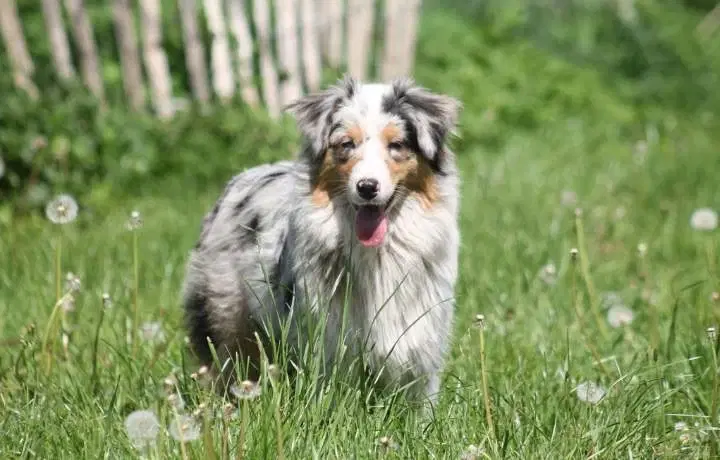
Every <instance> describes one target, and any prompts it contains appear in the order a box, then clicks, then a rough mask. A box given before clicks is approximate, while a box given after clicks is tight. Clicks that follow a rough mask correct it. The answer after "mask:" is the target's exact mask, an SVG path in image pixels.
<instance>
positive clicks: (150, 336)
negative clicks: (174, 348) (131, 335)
mask: <svg viewBox="0 0 720 460" xmlns="http://www.w3.org/2000/svg"><path fill="white" fill-rule="evenodd" d="M140 337H142V338H143V340H146V341H148V342H163V341H164V340H165V332H163V329H162V325H161V324H160V323H159V322H157V321H151V322H147V323H143V324H141V325H140Z"/></svg>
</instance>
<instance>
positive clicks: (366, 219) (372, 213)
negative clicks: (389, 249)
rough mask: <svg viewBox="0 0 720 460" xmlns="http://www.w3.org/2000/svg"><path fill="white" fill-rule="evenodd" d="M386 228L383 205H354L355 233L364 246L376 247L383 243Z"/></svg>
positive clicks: (386, 221)
mask: <svg viewBox="0 0 720 460" xmlns="http://www.w3.org/2000/svg"><path fill="white" fill-rule="evenodd" d="M387 230H388V218H387V215H386V213H385V206H376V205H363V206H357V207H356V213H355V235H356V236H357V239H358V241H360V244H362V245H363V246H365V247H368V248H376V247H378V246H380V245H382V244H383V242H384V241H385V236H386V235H387Z"/></svg>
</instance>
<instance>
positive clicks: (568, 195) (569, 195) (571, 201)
mask: <svg viewBox="0 0 720 460" xmlns="http://www.w3.org/2000/svg"><path fill="white" fill-rule="evenodd" d="M560 204H562V205H563V206H565V207H570V206H575V205H576V204H577V193H575V192H574V191H572V190H563V191H562V192H561V193H560Z"/></svg>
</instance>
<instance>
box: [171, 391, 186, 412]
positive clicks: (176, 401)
mask: <svg viewBox="0 0 720 460" xmlns="http://www.w3.org/2000/svg"><path fill="white" fill-rule="evenodd" d="M167 402H168V404H170V407H172V408H173V409H175V410H176V411H177V412H181V411H182V410H183V409H185V401H184V400H183V399H182V396H180V395H179V394H178V393H171V394H169V395H168V396H167Z"/></svg>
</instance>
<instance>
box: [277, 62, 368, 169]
mask: <svg viewBox="0 0 720 460" xmlns="http://www.w3.org/2000/svg"><path fill="white" fill-rule="evenodd" d="M357 86H358V81H357V80H356V79H355V78H352V77H350V76H348V75H346V76H344V77H343V78H342V79H341V80H340V81H339V82H338V84H336V85H335V86H331V87H329V88H328V89H326V90H324V91H321V92H318V93H313V94H309V95H306V96H303V97H301V98H300V99H298V100H296V101H294V102H291V103H290V104H288V105H286V106H285V108H284V110H285V111H286V112H288V113H290V114H291V115H292V116H293V117H295V121H296V122H297V126H298V128H299V129H300V132H301V133H302V134H303V136H304V137H305V139H306V140H307V141H308V142H309V145H310V148H311V149H312V156H313V157H317V156H320V155H322V153H323V152H324V151H325V150H326V149H327V147H328V145H327V142H328V136H329V134H330V128H331V127H332V115H333V114H334V113H335V112H336V111H337V110H338V108H339V107H340V106H341V105H342V103H343V102H345V101H347V100H349V99H351V98H352V97H353V96H354V95H355V92H356V90H357Z"/></svg>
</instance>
